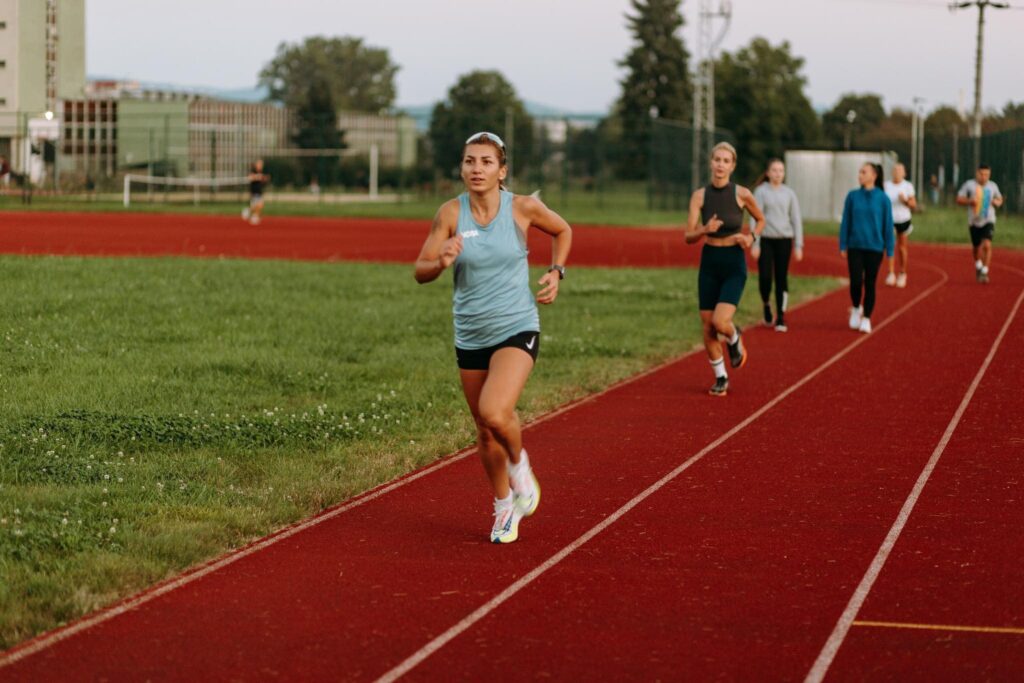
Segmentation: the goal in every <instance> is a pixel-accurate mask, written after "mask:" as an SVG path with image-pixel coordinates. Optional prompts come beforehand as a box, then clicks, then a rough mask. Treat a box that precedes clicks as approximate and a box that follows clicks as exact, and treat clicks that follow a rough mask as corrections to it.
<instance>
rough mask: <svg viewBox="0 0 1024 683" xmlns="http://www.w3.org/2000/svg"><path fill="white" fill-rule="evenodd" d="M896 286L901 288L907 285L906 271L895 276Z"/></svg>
mask: <svg viewBox="0 0 1024 683" xmlns="http://www.w3.org/2000/svg"><path fill="white" fill-rule="evenodd" d="M896 286H897V287H899V288H900V289H903V288H904V287H906V286H907V274H906V273H900V274H899V275H897V276H896Z"/></svg>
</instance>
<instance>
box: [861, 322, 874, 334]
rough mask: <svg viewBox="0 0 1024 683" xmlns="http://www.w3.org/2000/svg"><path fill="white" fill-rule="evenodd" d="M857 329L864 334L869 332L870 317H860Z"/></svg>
mask: <svg viewBox="0 0 1024 683" xmlns="http://www.w3.org/2000/svg"><path fill="white" fill-rule="evenodd" d="M859 329H860V331H861V332H863V333H864V334H871V318H861V319H860V328H859Z"/></svg>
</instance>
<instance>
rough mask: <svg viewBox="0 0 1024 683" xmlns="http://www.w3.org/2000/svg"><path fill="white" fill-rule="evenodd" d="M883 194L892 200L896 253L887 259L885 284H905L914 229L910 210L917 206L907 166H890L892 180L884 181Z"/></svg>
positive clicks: (903, 285) (900, 285) (898, 285)
mask: <svg viewBox="0 0 1024 683" xmlns="http://www.w3.org/2000/svg"><path fill="white" fill-rule="evenodd" d="M885 194H886V195H888V196H889V201H890V202H892V223H893V227H894V228H895V229H896V254H895V257H894V258H891V259H889V275H888V276H887V277H886V278H885V284H887V285H889V286H890V287H892V286H893V285H896V286H897V287H906V286H907V252H908V248H907V242H909V238H910V233H911V232H913V231H914V226H913V224H912V223H911V212H912V211H913V210H914V209H916V208H917V198H916V197H915V196H914V185H913V183H911V182H909V181H908V180H907V168H906V166H904V165H903V164H896V165H895V166H893V167H892V180H886V181H885Z"/></svg>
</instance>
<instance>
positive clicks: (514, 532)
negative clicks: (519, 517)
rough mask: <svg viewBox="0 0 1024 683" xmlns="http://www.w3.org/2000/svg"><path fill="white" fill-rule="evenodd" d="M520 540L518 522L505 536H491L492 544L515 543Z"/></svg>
mask: <svg viewBox="0 0 1024 683" xmlns="http://www.w3.org/2000/svg"><path fill="white" fill-rule="evenodd" d="M518 540H519V522H516V523H515V525H514V526H513V527H512V529H511V530H510V531H509V532H508V533H507V534H505V535H503V536H491V543H498V544H505V543H515V542H516V541H518Z"/></svg>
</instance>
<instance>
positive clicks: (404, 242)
mask: <svg viewBox="0 0 1024 683" xmlns="http://www.w3.org/2000/svg"><path fill="white" fill-rule="evenodd" d="M429 230H430V221H414V220H384V219H327V218H286V217H270V218H268V219H266V220H265V221H264V222H263V223H262V224H261V225H259V226H256V227H253V226H250V225H249V224H248V223H246V222H244V221H242V220H241V218H232V217H229V216H195V215H178V214H130V213H45V212H31V211H29V212H7V213H4V214H3V222H2V224H0V253H7V254H65V255H71V254H75V255H92V256H154V255H171V256H174V255H187V256H205V257H217V256H226V257H237V258H284V259H298V260H313V261H379V262H392V263H408V264H412V263H413V262H414V261H415V260H416V255H417V254H419V251H420V247H421V246H422V245H423V240H425V239H426V237H427V232H428V231H429ZM574 237H575V239H574V240H573V249H572V260H571V265H580V266H660V267H672V266H676V267H678V266H692V265H696V264H697V262H698V259H699V256H700V250H699V249H694V248H686V246H685V245H684V243H683V237H682V230H681V229H680V230H658V229H650V228H647V229H645V228H612V227H593V226H577V227H576V228H574ZM809 242H814V240H813V239H812V240H809ZM827 242H828V244H829V246H827V247H826V246H824V241H821V244H822V246H821V247H820V248H818V249H813V248H812V249H808V255H807V258H806V259H805V260H804V261H803V262H801V263H799V264H794V268H793V272H794V273H799V274H807V275H819V274H831V273H833V272H835V269H836V267H837V266H836V264H837V263H838V261H837V255H836V254H835V248H834V246H835V240H828V241H827ZM815 243H816V244H817V243H818V242H815ZM530 261H531V262H532V263H534V264H535V265H547V264H549V263H550V262H551V241H550V240H549V239H546V238H545V236H544V235H542V234H541V233H539V232H538V231H536V230H534V231H531V234H530Z"/></svg>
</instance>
